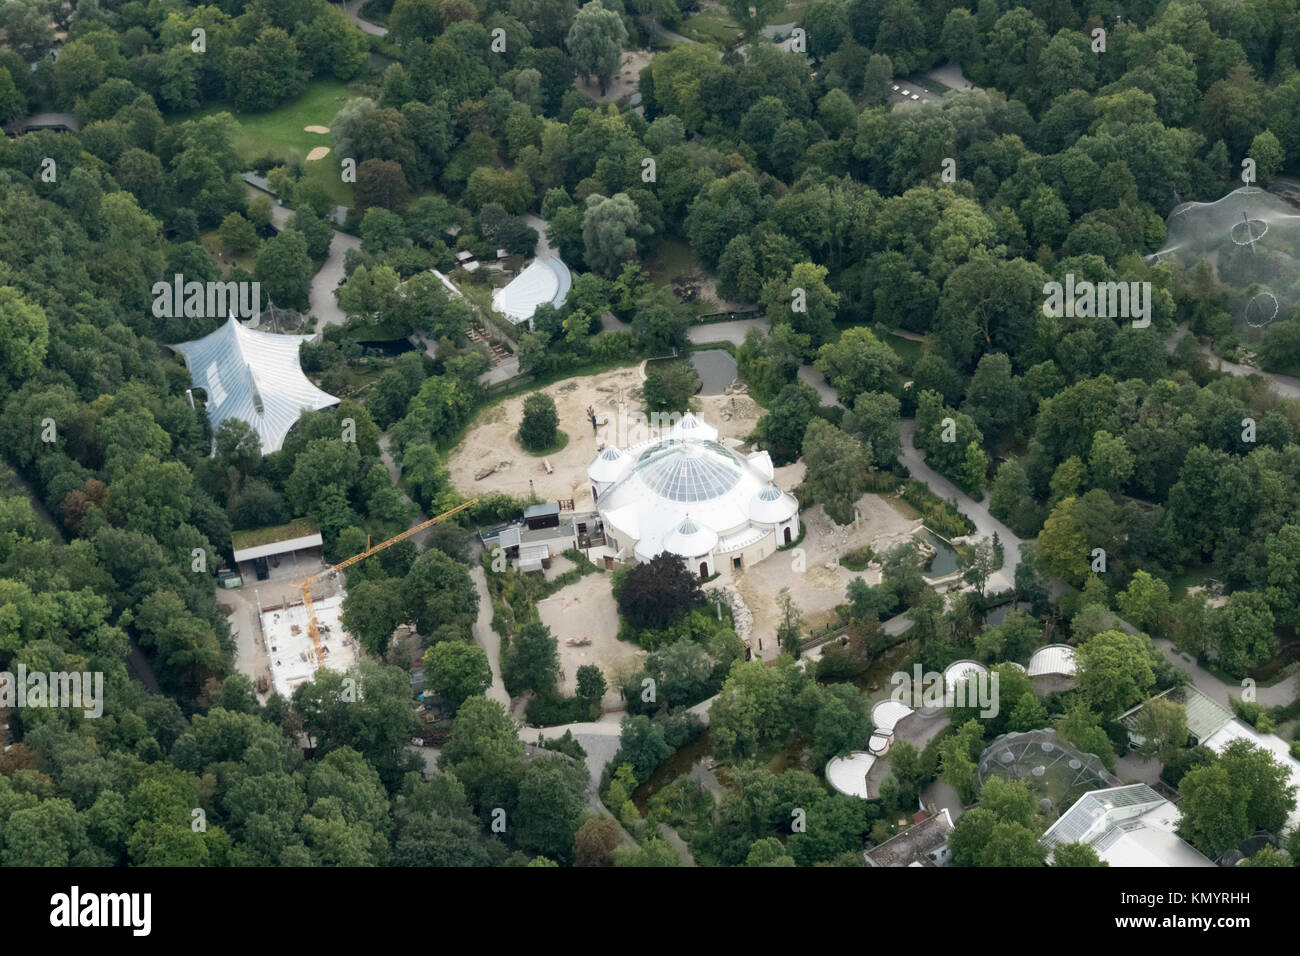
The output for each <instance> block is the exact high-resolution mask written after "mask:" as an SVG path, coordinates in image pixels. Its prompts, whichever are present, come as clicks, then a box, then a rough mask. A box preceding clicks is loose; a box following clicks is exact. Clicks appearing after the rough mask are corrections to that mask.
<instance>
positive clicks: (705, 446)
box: [636, 441, 741, 502]
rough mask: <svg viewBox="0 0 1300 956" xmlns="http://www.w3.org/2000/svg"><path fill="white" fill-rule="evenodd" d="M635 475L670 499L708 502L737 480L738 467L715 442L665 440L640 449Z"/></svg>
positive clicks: (730, 455) (728, 489) (739, 470)
mask: <svg viewBox="0 0 1300 956" xmlns="http://www.w3.org/2000/svg"><path fill="white" fill-rule="evenodd" d="M636 474H637V475H638V476H639V477H640V479H641V481H642V483H644V484H645V486H646V487H647V488H649V489H650V490H651V491H653V492H654V493H655V494H657V495H659V496H660V497H662V498H667V499H669V500H670V501H684V502H692V501H711V500H712V499H714V498H718V497H721V496H722V495H725V494H726V493H727V492H728V491H730V490H731V489H732V488H735V487H736V485H737V484H739V483H740V478H741V466H740V463H739V462H737V461H736V460H735V457H734V455H733V454H732V453H731V452H730V451H728V450H727V449H726V448H724V447H723V446H722V445H719V444H717V443H716V442H682V441H666V442H662V443H660V444H658V445H656V446H654V447H653V448H649V449H647V450H646V451H644V452H642V454H641V458H640V459H639V460H638V461H637V466H636Z"/></svg>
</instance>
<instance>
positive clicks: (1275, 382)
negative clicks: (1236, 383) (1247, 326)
mask: <svg viewBox="0 0 1300 956" xmlns="http://www.w3.org/2000/svg"><path fill="white" fill-rule="evenodd" d="M1186 334H1187V326H1185V325H1180V326H1179V327H1178V328H1177V329H1176V330H1174V334H1173V335H1171V336H1169V338H1167V339H1165V351H1167V352H1170V353H1172V352H1173V351H1174V349H1175V348H1176V347H1177V345H1178V342H1179V340H1180V339H1182V337H1183V336H1184V335H1186ZM1199 348H1200V352H1201V354H1202V355H1204V356H1205V358H1206V360H1207V361H1208V362H1209V363H1210V368H1212V369H1214V370H1215V371H1219V372H1227V373H1228V374H1229V375H1236V376H1237V377H1238V378H1249V377H1250V376H1251V375H1258V376H1259V377H1260V378H1262V379H1264V380H1266V381H1267V382H1268V386H1269V388H1270V389H1272V390H1273V392H1275V393H1276V394H1278V395H1281V396H1282V397H1283V398H1300V378H1293V377H1291V376H1290V375H1279V374H1277V373H1276V372H1265V371H1262V370H1261V369H1257V368H1254V367H1252V366H1250V365H1239V364H1237V363H1236V362H1229V361H1228V360H1227V359H1221V358H1219V357H1218V356H1217V355H1215V354H1214V350H1213V349H1211V348H1210V347H1209V346H1208V345H1202V346H1200V347H1199Z"/></svg>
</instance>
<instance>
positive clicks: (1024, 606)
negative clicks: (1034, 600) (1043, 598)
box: [984, 601, 1032, 627]
mask: <svg viewBox="0 0 1300 956" xmlns="http://www.w3.org/2000/svg"><path fill="white" fill-rule="evenodd" d="M1030 607H1032V605H1031V604H1029V603H1027V602H1025V601H1021V602H1020V603H1019V604H1015V603H1013V602H1011V601H1008V602H1007V603H1005V604H999V605H998V606H997V607H995V608H990V609H989V611H988V613H987V614H985V615H984V626H985V627H997V626H998V625H1000V624H1001V623H1002V621H1003V620H1004V619H1005V618H1006V616H1007V615H1008V614H1010V613H1011V611H1012V609H1016V610H1020V611H1028V610H1029V609H1030Z"/></svg>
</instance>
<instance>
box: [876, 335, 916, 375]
mask: <svg viewBox="0 0 1300 956" xmlns="http://www.w3.org/2000/svg"><path fill="white" fill-rule="evenodd" d="M885 344H886V345H888V346H889V347H890V348H891V349H893V350H894V351H895V352H897V353H898V357H899V358H900V359H902V360H903V368H904V369H906V370H907V371H909V372H910V371H911V370H912V367H913V366H914V365H916V363H917V360H918V359H920V358H921V353H922V352H924V351H925V343H924V342H914V341H912V340H911V339H905V338H903V337H902V336H901V335H894V334H893V333H892V332H891V333H890V334H889V335H887V336H885Z"/></svg>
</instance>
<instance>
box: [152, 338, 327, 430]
mask: <svg viewBox="0 0 1300 956" xmlns="http://www.w3.org/2000/svg"><path fill="white" fill-rule="evenodd" d="M311 339H312V336H310V335H276V334H273V333H271V332H258V331H254V330H253V329H250V328H246V327H245V326H243V325H241V324H240V323H239V322H238V321H237V320H236V319H234V318H233V317H232V318H230V319H228V320H227V321H226V324H225V325H223V326H222V327H221V328H219V329H217V330H216V331H215V332H213V333H212V334H211V335H205V336H204V337H203V338H201V339H195V340H193V341H191V342H183V343H181V344H180V345H176V346H173V348H175V349H176V351H177V352H179V353H180V354H181V355H182V356H184V357H185V363H186V365H188V366H189V369H190V377H191V379H192V380H193V382H194V384H195V386H197V387H199V388H202V389H204V390H206V391H207V393H208V420H209V421H210V422H211V423H212V428H213V430H214V431H215V430H216V429H217V428H218V427H219V426H220V425H221V423H222V422H224V421H225V420H226V419H227V418H238V419H240V420H241V421H244V422H247V423H248V424H249V425H251V426H252V428H253V430H254V431H255V432H257V435H258V438H259V439H260V440H261V445H262V453H263V454H270V453H271V452H273V451H279V450H280V446H281V445H282V444H284V436H285V435H287V434H288V433H289V429H290V428H291V427H292V426H293V423H294V422H296V421H297V420H298V416H299V415H301V414H302V413H303V412H304V411H316V410H317V409H321V408H328V407H330V406H331V405H337V404H338V402H339V400H338V399H337V398H335V397H334V396H333V395H330V394H327V393H326V392H323V391H321V390H320V389H319V388H317V387H316V386H315V385H313V384H312V383H311V381H310V380H309V379H308V378H307V376H306V375H304V374H303V372H302V365H301V364H299V361H298V347H299V346H300V345H302V343H303V342H308V341H311Z"/></svg>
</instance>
